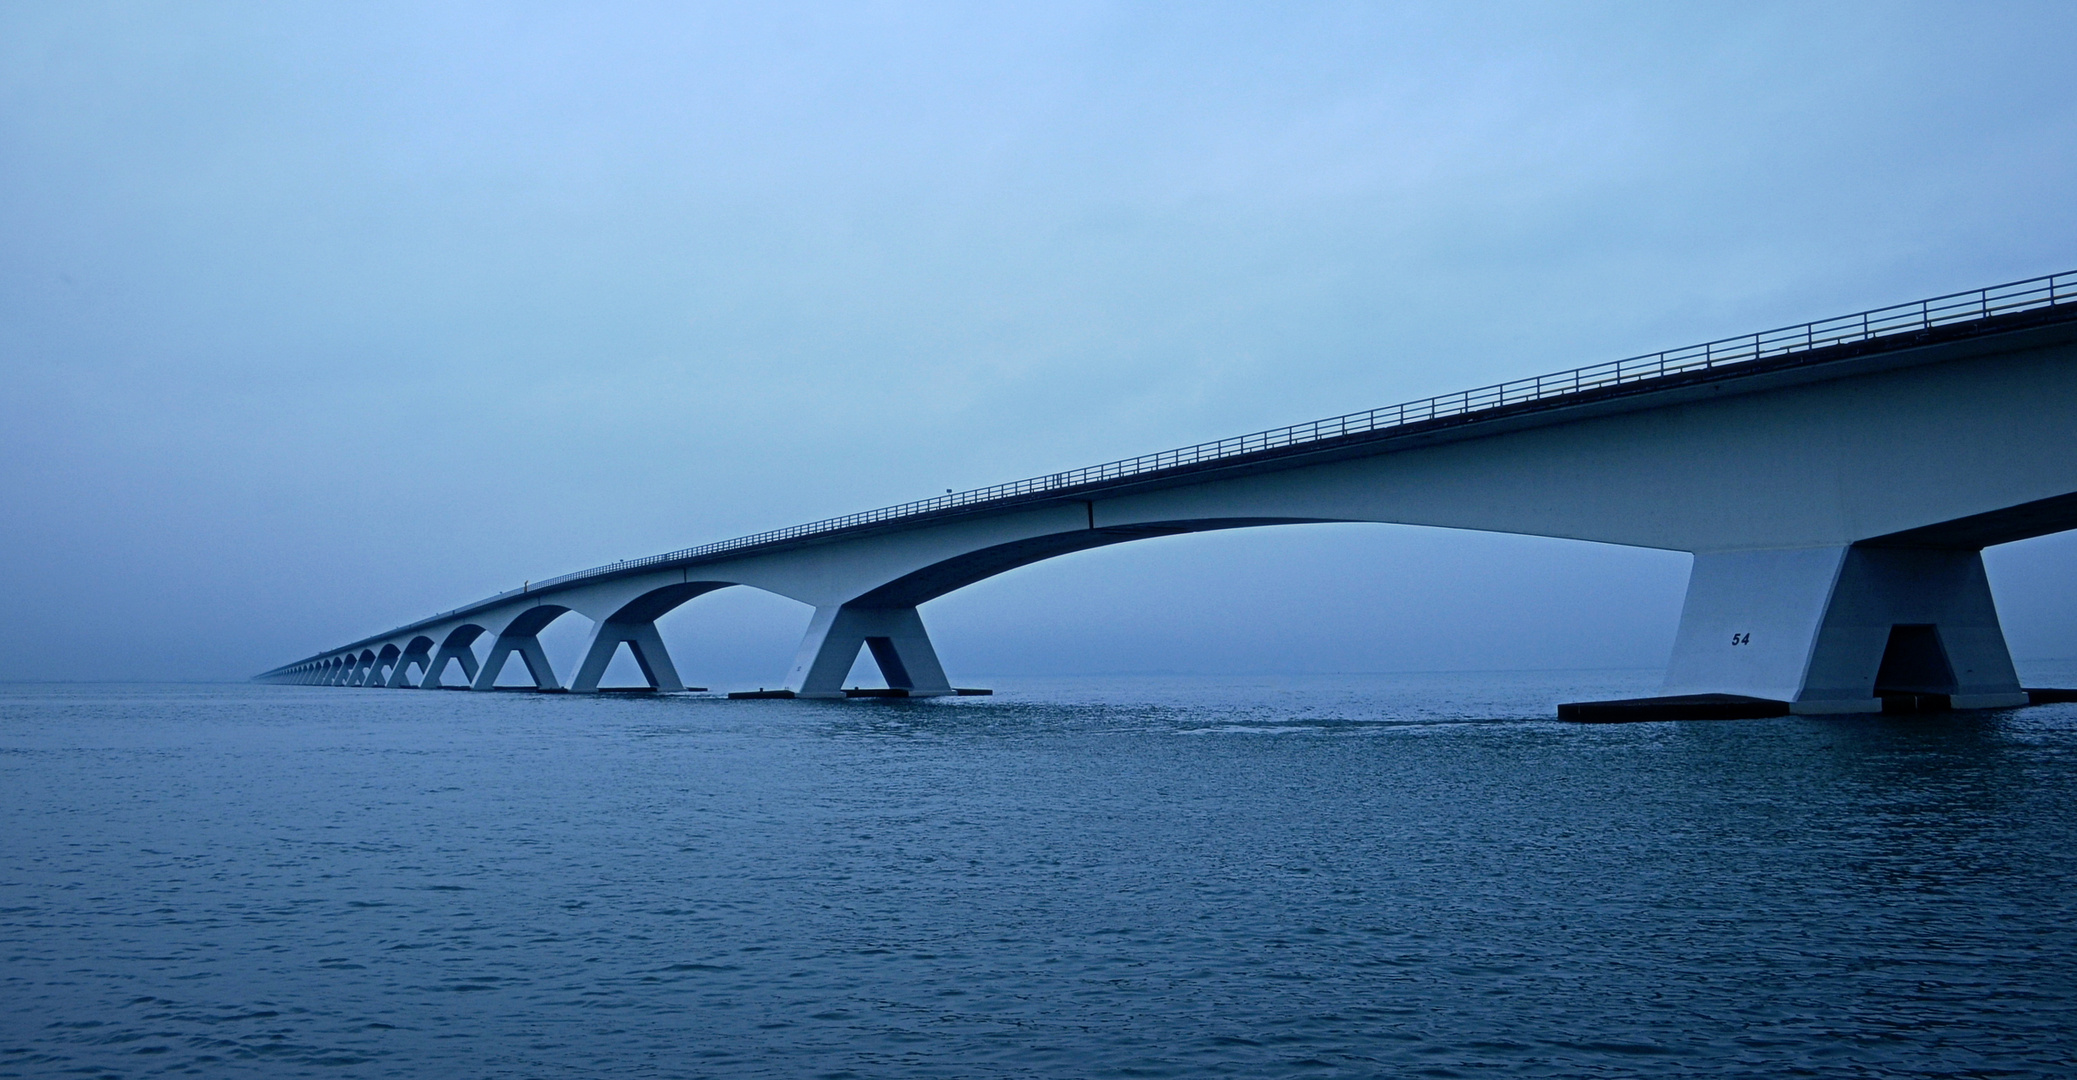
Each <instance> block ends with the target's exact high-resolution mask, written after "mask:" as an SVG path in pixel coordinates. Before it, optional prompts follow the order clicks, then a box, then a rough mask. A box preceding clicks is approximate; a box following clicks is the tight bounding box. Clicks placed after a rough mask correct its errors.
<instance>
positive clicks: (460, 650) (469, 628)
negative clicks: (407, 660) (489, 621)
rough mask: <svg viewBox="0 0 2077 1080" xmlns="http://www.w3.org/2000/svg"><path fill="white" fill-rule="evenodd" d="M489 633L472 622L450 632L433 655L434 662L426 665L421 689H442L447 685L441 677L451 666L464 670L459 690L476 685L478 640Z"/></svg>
mask: <svg viewBox="0 0 2077 1080" xmlns="http://www.w3.org/2000/svg"><path fill="white" fill-rule="evenodd" d="M488 632H489V631H487V630H485V629H484V628H483V627H482V626H481V625H479V624H477V623H472V622H465V623H462V624H461V625H460V626H457V627H455V628H454V629H452V630H449V631H448V632H447V633H446V635H445V636H444V637H442V638H441V640H440V647H439V649H438V650H437V651H435V652H434V653H433V658H432V660H431V661H429V662H428V663H427V664H426V673H425V677H424V678H422V679H420V680H419V682H418V686H419V688H420V689H422V690H439V689H442V688H443V687H444V686H445V685H446V684H445V683H443V682H441V677H442V676H444V675H446V674H447V667H448V665H449V664H460V665H461V668H462V680H463V682H462V687H458V688H457V689H461V688H466V687H468V686H472V685H474V684H475V682H476V672H477V670H478V667H479V665H478V664H477V662H476V648H475V646H476V639H477V638H480V637H482V636H483V635H484V634H486V633H488Z"/></svg>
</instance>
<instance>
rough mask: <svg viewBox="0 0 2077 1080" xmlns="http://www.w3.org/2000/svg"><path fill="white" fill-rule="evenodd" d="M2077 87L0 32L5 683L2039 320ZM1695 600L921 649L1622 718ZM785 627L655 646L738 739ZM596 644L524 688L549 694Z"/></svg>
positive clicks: (1551, 66)
mask: <svg viewBox="0 0 2077 1080" xmlns="http://www.w3.org/2000/svg"><path fill="white" fill-rule="evenodd" d="M2073 31H2077V11H2073V10H2072V9H2070V8H2068V7H2066V6H2060V5H2052V4H2013V5H2006V6H2001V7H1997V8H1977V7H1962V6H1956V5H1934V4H1918V5H1912V4H1906V5H1895V4H1881V5H1877V4H1842V5H1834V6H1827V7H1824V8H1820V9H1812V8H1808V7H1805V6H1800V5H1789V4H1757V5H1720V6H1690V7H1680V8H1666V7H1659V6H1652V5H1644V4H1635V5H1625V4H1611V5H1601V6H1595V7H1592V8H1560V7H1555V6H1548V5H1534V4H1522V5H1505V4H1502V5H1489V6H1482V7H1461V6H1448V5H1419V4H1415V5H1404V6H1395V7H1389V8H1387V7H1376V6H1368V5H1354V4H1346V5H1323V6H1320V7H1314V8H1304V9H1273V8H1272V9H1257V8H1251V7H1245V6H1194V5H1193V6H1185V5H1131V6H1126V5H1111V4H1080V5H1073V4H1071V5H1046V6H1043V7H1040V6H1030V7H1000V8H967V7H961V6H956V5H906V6H866V7H850V6H838V5H793V6H773V7H760V8H757V9H747V8H736V7H726V6H716V7H683V8H681V7H664V6H648V5H609V6H601V7H586V8H584V9H582V10H564V9H556V8H547V7H534V6H520V5H493V4H435V5H401V4H397V5H368V6H357V7H352V8H322V9H305V8H277V7H270V6H265V5H239V4H222V5H166V4H134V5H122V4H117V5H68V6H64V7H51V8H41V7H31V6H26V5H24V6H19V7H14V8H9V9H6V10H4V11H0V166H4V167H0V362H4V364H5V373H6V377H7V378H6V385H7V387H8V392H7V393H5V394H4V395H0V439H4V442H0V447H4V449H5V454H4V461H5V464H4V465H0V470H4V471H0V484H4V485H5V489H6V490H7V491H8V493H9V497H8V499H7V500H6V502H5V504H4V505H5V506H6V508H7V509H6V511H5V512H4V513H0V552H4V553H5V554H6V555H7V556H8V557H7V558H6V559H5V560H4V561H0V567H4V570H0V574H4V577H0V581H4V582H5V584H6V585H7V587H8V591H9V594H10V595H11V596H12V597H13V598H14V599H15V603H16V606H17V613H16V614H17V617H16V618H14V619H12V620H10V621H9V622H8V624H7V625H8V630H7V636H6V638H5V639H4V642H0V644H4V651H0V680H9V681H45V680H55V681H69V680H94V679H101V678H117V679H131V678H136V679H140V680H145V681H152V680H158V679H174V680H189V679H207V680H235V679H242V678H245V677H247V676H250V675H252V674H254V673H257V672H259V671H262V670H265V669H267V668H271V667H274V666H276V665H278V664H282V663H287V662H290V661H293V660H296V659H298V658H301V657H304V656H307V655H309V654H311V653H313V652H316V651H319V650H321V649H325V648H330V647H335V646H337V645H341V644H343V643H345V642H348V641H352V640H356V639H359V638H361V637H364V636H366V635H369V634H373V633H377V632H379V631H382V630H384V629H386V628H389V627H392V626H396V625H400V624H403V623H406V622H409V621H412V620H415V619H418V618H421V617H423V616H426V615H429V614H431V613H433V612H436V611H441V610H446V609H448V608H452V607H455V606H457V605H458V604H462V603H467V602H469V601H473V600H475V599H478V598H480V597H483V596H487V595H489V594H492V593H495V592H497V591H499V590H500V589H504V588H509V587H513V586H516V585H517V584H518V583H519V582H521V581H522V580H527V579H533V580H540V579H543V578H547V577H552V576H555V575H558V574H563V573H567V572H570V571H573V570H577V569H580V568H583V567H588V566H594V565H598V564H601V563H606V562H611V561H613V560H615V559H620V558H632V557H639V556H642V555H648V554H653V553H657V552H662V551H668V550H674V549H678V548H683V547H687V546H691V545H694V544H698V543H704V542H708V541H713V540H720V539H727V538H730V537H734V536H739V535H744V534H748V533H753V532H757V531H761V530H764V529H769V528H777V527H783V526H787V525H792V524H797V523H801V522H807V521H813V520H818V519H821V518H826V517H830V516H834V515H839V514H844V513H849V512H853V511H858V510H865V509H870V508H873V507H877V506H883V505H889V504H893V503H899V502H903V501H907V500H910V499H917V498H927V497H929V496H931V495H933V494H938V493H942V492H943V491H944V490H946V489H948V488H951V489H958V490H964V489H967V488H971V487H978V486H983V485H986V484H990V483H996V482H1001V481H1007V480H1012V479H1016V478H1019V477H1023V476H1029V475H1038V474H1043V473H1047V472H1052V471H1056V470H1059V469H1063V468H1073V467H1076V466H1081V465H1087V464H1092V463H1095V462H1100V461H1106V460H1111V459H1115V458H1120V457H1126V456H1131V455H1134V454H1138V453H1145V452H1151V451H1155V450H1160V449H1165V448H1168V447H1172V446H1178V445H1187V444H1190V443H1194V442H1199V441H1204V440H1208V439H1213V438H1218V437H1221V436H1226V435H1232V434H1237V433H1239V432H1243V431H1254V430H1260V429H1263V428H1269V427H1274V426H1278V425H1281V424H1286V423H1295V422H1303V421H1306V420H1310V419H1313V418H1316V417H1322V416H1331V415H1336V414H1340V413H1346V412H1350V411H1355V410H1360V409H1365V408H1370V407H1374V406H1378V405H1387V404H1391V403H1394V402H1398V401H1402V400H1408V399H1413V398H1419V397H1423V396H1426V395H1429V394H1437V393H1446V392H1450V391H1454V390H1460V389H1464V388H1467V387H1474V386H1480V385H1484V384H1488V383H1492V382H1497V381H1501V380H1504V379H1509V378H1514V377H1519V376H1525V375H1534V374H1537V373H1540V372H1545V371H1552V370H1560V369H1564V368H1569V367H1574V366H1579V365H1583V364H1590V363H1595V362H1599V361H1603V360H1610V359H1615V358H1617V357H1622V356H1629V355H1635V354H1639V353H1644V352H1649V351H1653V350H1657V349H1661V348H1669V347H1675V346H1680V345H1685V344H1689V343H1692V342H1698V341H1703V340H1708V339H1714V338H1719V337H1724V336H1729V335H1733V334H1738V333H1741V332H1751V331H1754V330H1758V329H1761V328H1764V327H1773V326H1779V325H1786V324H1793V323H1797V322H1800V321H1803V320H1807V319H1813V318H1822V317H1825V316H1829V315H1834V314H1840V313H1844V312H1849V311H1855V310H1859V309H1863V308H1869V307H1875V306H1879V305H1883V304H1888V303H1895V302H1902V301H1908V300H1915V299H1918V298H1919V297H1922V296H1928V295H1935V294H1940V293H1945V292H1952V291H1957V290H1962V289H1968V288H1974V287H1978V286H1982V285H1987V284H1991V283H1994V282H1999V281H2005V280H2011V279H2016V278H2024V277H2030V276H2034V275H2038V274H2044V273H2050V272H2056V271H2063V270H2069V269H2072V268H2073V267H2077V258H2073V257H2072V254H2071V253H2072V252H2073V251H2077V245H2073V244H2072V240H2073V238H2077V237H2073V234H2077V229H2073V226H2072V224H2071V221H2070V215H2069V213H2068V211H2067V210H2064V211H2058V210H2057V209H2056V207H2058V206H2063V205H2065V203H2066V201H2067V199H2066V196H2065V195H2064V192H2066V191H2067V190H2069V186H2070V181H2071V180H2072V179H2073V178H2077V94H2072V93H2071V91H2072V89H2073V88H2077V72H2073V70H2072V68H2071V65H2069V63H2068V62H2067V58H2066V56H2065V55H2064V53H2065V52H2066V50H2065V49H2064V48H2063V47H2062V43H2063V42H2065V41H2067V40H2070V37H2071V34H2072V32H2073ZM2073 557H2077V542H2073V541H2072V540H2071V539H2069V537H2067V536H2056V537H2046V538H2042V539H2039V540H2033V541H2027V542H2024V543H2021V544H2015V545H2007V546H2005V547H2002V548H1996V549H1992V550H1990V551H1989V552H1987V553H1986V564H1987V566H1988V568H1989V571H1990V574H1991V579H1992V584H1993V588H1994V591H1995V594H1996V598H1997V601H1998V603H1999V606H2000V611H2001V614H2002V615H2003V618H2004V623H2005V628H2006V632H2007V636H2008V638H2009V639H2010V643H2011V646H2012V651H2013V653H2014V655H2015V656H2016V657H2020V658H2022V659H2040V658H2063V657H2069V656H2073V655H2077V590H2073V588H2072V587H2071V584H2070V578H2071V574H2070V573H2069V569H2070V567H2071V565H2072V560H2073ZM1687 564H1688V559H1687V557H1686V556H1684V555H1680V554H1678V553H1671V552H1660V551H1641V550H1635V549H1622V548H1615V547H1609V546H1606V545H1594V544H1584V543H1578V542H1571V541H1561V540H1551V539H1543V538H1535V537H1522V536H1504V535H1497V534H1479V533H1461V532H1450V531H1446V530H1437V529H1425V528H1416V527H1410V526H1392V525H1321V526H1289V527H1277V528H1267V529H1252V530H1242V531H1236V532H1232V533H1224V534H1205V535H1196V536H1186V537H1170V538H1163V539H1159V540H1150V541H1143V542H1139V543H1134V544H1128V545H1122V546H1120V547H1117V548H1112V549H1103V550H1098V551H1091V552H1084V553H1080V554H1077V555H1073V556H1068V557H1063V558H1060V559H1056V560H1051V561H1048V562H1045V563H1041V564H1038V565H1035V566H1031V567H1026V568H1023V569H1021V570H1018V571H1014V572H1012V573H1010V574H1006V575H1003V576H1002V577H1000V578H996V579H991V580H989V581H986V582H982V583H980V584H978V585H975V586H973V587H971V588H969V589H966V590H962V591H960V592H957V593H954V594H952V595H950V596H947V597H944V598H942V599H940V600H937V601H934V602H932V603H931V604H929V605H927V606H926V607H925V608H924V617H925V619H926V620H927V621H928V623H929V625H930V627H931V630H932V634H933V637H934V638H935V640H936V643H937V646H938V649H939V651H940V653H941V654H942V655H943V657H944V659H945V662H946V665H947V667H948V669H950V670H951V671H952V673H953V676H954V680H955V681H960V680H961V678H962V676H963V675H964V674H966V673H975V674H981V673H990V672H1001V673H1009V672H1023V673H1028V674H1031V675H1043V674H1051V673H1059V674H1090V675H1095V674H1116V673H1122V672H1125V671H1131V672H1136V673H1152V672H1175V673H1242V674H1248V673H1276V672H1290V673H1315V672H1379V673H1401V672H1410V671H1440V670H1452V671H1508V670H1551V669H1563V668H1646V667H1652V666H1655V665H1657V664H1659V663H1661V662H1663V660H1664V658H1665V655H1666V653H1667V650H1668V649H1669V648H1670V645H1671V640H1672V632H1673V626H1674V622H1675V620H1676V619H1677V616H1678V611H1679V606H1680V600H1681V592H1682V589H1683V587H1684V584H1685V580H1686V573H1687ZM806 620H807V609H806V608H805V607H804V606H803V605H800V604H797V603H795V602H793V601H790V600H785V599H782V598H778V597H774V596H770V595H768V594H759V593H755V592H752V591H751V590H747V589H732V590H727V591H726V592H724V593H720V594H715V595H713V596H710V597H705V598H702V599H700V600H698V601H695V602H694V603H692V604H689V605H687V606H686V607H684V608H681V609H680V610H678V611H677V612H674V613H673V614H672V615H670V616H669V617H667V618H666V619H665V620H664V622H663V623H662V626H663V630H664V633H665V636H666V639H667V641H668V642H669V643H670V645H671V647H672V649H673V653H674V656H675V657H676V659H677V662H678V666H679V668H680V670H681V672H682V673H683V674H684V675H685V676H686V677H687V679H688V681H691V682H694V683H699V684H706V685H718V686H724V687H733V686H736V685H755V684H758V683H759V682H760V681H762V683H763V684H765V685H773V684H776V682H777V681H778V680H779V679H780V678H781V676H782V673H783V671H784V669H785V666H786V664H787V662H788V661H789V660H790V658H791V656H792V651H793V647H794V645H795V643H796V641H797V640H798V636H799V633H800V630H801V628H802V627H803V626H804V625H805V623H806ZM581 623H582V619H581V617H577V616H574V615H573V616H570V617H566V618H565V619H563V620H560V621H559V622H558V623H557V624H556V625H555V626H554V627H553V628H552V630H551V633H550V635H548V636H549V639H550V642H551V646H552V651H554V652H555V654H556V659H557V662H558V670H559V671H560V672H562V673H563V674H568V670H567V668H566V667H565V665H566V664H567V663H568V661H567V659H566V657H567V656H568V655H569V652H568V649H569V646H568V641H569V640H575V638H576V637H578V636H581V635H582V633H583V627H582V625H581ZM565 639H567V640H565ZM624 662H625V661H623V663H624ZM609 681H622V680H619V679H614V678H612V677H609Z"/></svg>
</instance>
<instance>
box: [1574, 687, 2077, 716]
mask: <svg viewBox="0 0 2077 1080" xmlns="http://www.w3.org/2000/svg"><path fill="white" fill-rule="evenodd" d="M2024 694H2025V700H2013V699H2012V698H2009V697H2008V696H2006V695H1998V696H1996V697H1995V698H1994V699H1991V700H1978V699H1976V698H1971V697H1966V696H1957V695H1953V694H1911V693H1885V694H1883V695H1881V697H1879V698H1877V699H1875V700H1876V701H1878V702H1880V708H1879V709H1872V708H1871V709H1859V710H1854V711H1857V712H1867V713H1873V712H1878V711H1879V712H1881V713H1883V714H1885V715H1889V716H1899V715H1906V716H1908V715H1914V714H1920V713H1942V712H1961V711H1969V710H1975V709H2014V708H2020V707H2023V706H2027V705H2053V704H2061V703H2067V702H2077V689H2062V688H2058V687H2029V688H2027V689H2026V690H2025V691H2024ZM1988 696H1989V695H1985V697H1988ZM2015 697H2016V696H2015ZM1834 714H1843V711H1842V710H1827V711H1826V712H1815V711H1808V710H1802V709H1798V708H1797V707H1796V706H1794V705H1791V704H1789V703H1788V702H1786V701H1775V700H1772V699H1770V698H1757V697H1746V696H1744V695H1742V694H1681V695H1678V696H1674V697H1649V698H1628V699H1625V700H1621V701H1572V702H1567V703H1565V704H1562V705H1559V706H1558V719H1560V720H1570V721H1572V722H1574V723H1580V724H1628V723H1640V722H1648V721H1655V720H1764V719H1769V718H1772V717H1777V716H1789V715H1798V716H1818V715H1834Z"/></svg>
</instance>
